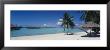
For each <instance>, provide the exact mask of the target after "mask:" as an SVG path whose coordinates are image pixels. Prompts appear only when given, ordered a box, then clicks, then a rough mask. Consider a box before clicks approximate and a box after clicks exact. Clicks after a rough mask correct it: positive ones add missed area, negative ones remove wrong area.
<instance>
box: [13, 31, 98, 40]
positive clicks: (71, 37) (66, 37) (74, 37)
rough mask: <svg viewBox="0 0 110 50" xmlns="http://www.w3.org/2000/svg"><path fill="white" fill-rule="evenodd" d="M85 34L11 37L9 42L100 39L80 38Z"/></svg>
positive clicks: (93, 38)
mask: <svg viewBox="0 0 110 50" xmlns="http://www.w3.org/2000/svg"><path fill="white" fill-rule="evenodd" d="M86 34H87V33H85V32H77V33H75V34H73V35H65V33H56V34H45V35H32V36H20V37H11V40H100V37H81V36H83V35H86Z"/></svg>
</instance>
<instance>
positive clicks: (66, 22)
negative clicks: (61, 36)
mask: <svg viewBox="0 0 110 50" xmlns="http://www.w3.org/2000/svg"><path fill="white" fill-rule="evenodd" d="M62 26H63V27H64V31H65V29H70V28H74V26H75V24H74V22H73V16H70V15H69V14H68V13H67V12H65V13H64V16H63V21H62ZM67 34H68V32H67Z"/></svg>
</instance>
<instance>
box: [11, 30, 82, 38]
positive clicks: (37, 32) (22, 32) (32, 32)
mask: <svg viewBox="0 0 110 50" xmlns="http://www.w3.org/2000/svg"><path fill="white" fill-rule="evenodd" d="M66 31H67V30H66ZM66 31H65V32H66ZM63 32H64V29H63V28H39V29H27V28H21V29H20V30H13V31H11V37H17V36H30V35H44V34H56V33H63ZM69 32H71V33H75V32H82V30H80V29H78V28H75V29H71V30H69Z"/></svg>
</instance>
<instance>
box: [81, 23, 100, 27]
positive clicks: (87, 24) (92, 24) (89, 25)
mask: <svg viewBox="0 0 110 50" xmlns="http://www.w3.org/2000/svg"><path fill="white" fill-rule="evenodd" d="M82 27H100V25H99V24H96V23H94V22H86V23H85V24H83V25H82Z"/></svg>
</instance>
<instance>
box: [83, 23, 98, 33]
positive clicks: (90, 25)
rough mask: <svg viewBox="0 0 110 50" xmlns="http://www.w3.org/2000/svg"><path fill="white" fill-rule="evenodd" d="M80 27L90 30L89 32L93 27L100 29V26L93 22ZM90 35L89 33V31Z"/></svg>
mask: <svg viewBox="0 0 110 50" xmlns="http://www.w3.org/2000/svg"><path fill="white" fill-rule="evenodd" d="M81 27H85V28H90V30H91V29H92V28H93V27H100V25H99V24H96V23H94V22H87V23H85V24H83V25H82V26H81ZM90 33H91V31H90Z"/></svg>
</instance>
